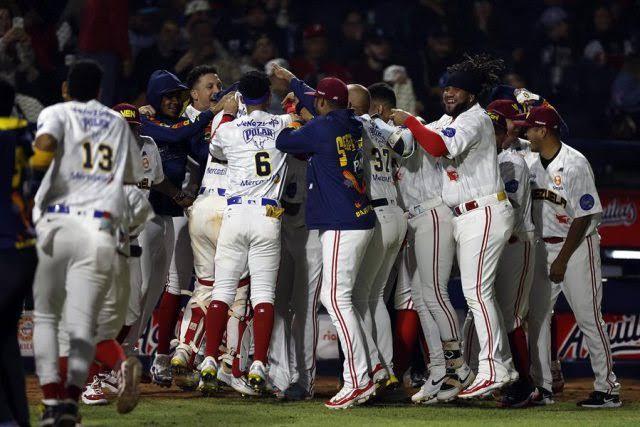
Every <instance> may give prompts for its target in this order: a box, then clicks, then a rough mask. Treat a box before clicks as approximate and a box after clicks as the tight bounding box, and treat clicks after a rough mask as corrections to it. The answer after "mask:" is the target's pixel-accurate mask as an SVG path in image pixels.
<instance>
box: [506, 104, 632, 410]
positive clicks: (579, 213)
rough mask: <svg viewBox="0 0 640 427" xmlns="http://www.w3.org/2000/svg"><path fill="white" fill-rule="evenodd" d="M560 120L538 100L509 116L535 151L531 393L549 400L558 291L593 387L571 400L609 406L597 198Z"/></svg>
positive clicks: (613, 404) (612, 390)
mask: <svg viewBox="0 0 640 427" xmlns="http://www.w3.org/2000/svg"><path fill="white" fill-rule="evenodd" d="M561 122H562V120H561V118H560V115H559V114H558V112H557V111H556V110H555V109H553V108H551V107H544V106H543V107H534V108H532V109H531V110H530V111H529V113H528V114H527V115H526V117H523V118H522V119H521V120H519V121H516V122H514V124H515V125H516V126H520V127H524V128H526V129H527V131H526V136H527V139H528V140H529V141H530V142H531V151H532V152H534V153H538V155H539V156H538V160H537V161H535V162H534V163H533V164H532V165H531V167H530V177H531V187H532V197H533V208H532V212H533V222H534V224H535V225H536V236H537V237H539V238H540V239H541V240H540V243H539V244H538V247H537V248H536V249H537V253H536V258H538V257H539V258H538V259H539V262H538V263H537V265H536V275H535V280H536V284H535V286H534V288H535V290H536V292H535V293H532V298H534V299H535V301H536V304H534V305H532V307H531V310H530V313H529V336H530V345H531V360H532V377H533V380H534V382H535V385H536V386H538V396H536V397H534V400H541V401H542V403H551V402H552V400H551V398H552V395H551V392H550V391H549V390H551V386H552V377H551V368H550V364H551V356H550V353H549V351H550V348H551V346H550V333H551V331H550V317H551V309H552V307H553V305H554V303H555V300H556V298H557V297H558V294H559V293H560V291H562V292H563V293H564V295H565V297H566V299H567V301H568V302H569V305H570V306H571V308H572V310H573V313H574V315H575V317H576V322H577V324H578V327H579V328H580V330H581V331H582V333H583V334H584V336H585V339H586V342H587V347H588V348H589V357H590V359H591V367H592V369H593V371H594V373H595V377H596V378H595V382H594V390H595V391H594V392H593V393H591V395H590V396H589V398H588V399H585V400H583V401H580V402H579V403H578V406H581V407H584V408H617V407H619V406H621V405H622V402H621V401H620V396H619V393H620V384H619V383H618V382H617V379H616V375H615V374H614V373H613V362H612V359H611V346H610V343H609V337H608V335H607V331H606V329H605V327H604V321H603V320H602V312H601V306H600V304H601V301H602V272H601V266H600V237H599V235H598V232H597V227H598V225H599V223H600V219H601V216H602V205H601V204H600V199H599V198H598V192H597V191H596V186H595V182H594V178H593V171H592V170H591V166H590V165H589V162H588V161H587V159H586V158H585V157H584V156H583V155H582V154H581V153H580V152H578V151H577V150H575V149H573V148H571V147H569V146H568V145H566V144H564V143H563V142H562V141H560V136H559V129H560V125H561ZM543 261H546V266H545V265H544V263H543ZM539 267H540V270H539V269H538V268H539ZM545 267H546V268H545ZM545 273H546V274H545ZM534 306H535V308H534Z"/></svg>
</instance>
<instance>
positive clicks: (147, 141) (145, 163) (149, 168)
mask: <svg viewBox="0 0 640 427" xmlns="http://www.w3.org/2000/svg"><path fill="white" fill-rule="evenodd" d="M139 138H140V139H139V140H138V146H140V142H142V147H141V148H140V156H141V157H142V170H143V171H144V178H142V181H140V182H139V183H138V187H139V188H141V189H142V190H143V191H144V193H145V195H146V196H147V197H149V192H150V191H151V186H152V185H155V184H159V183H161V182H162V181H164V172H163V170H162V159H161V158H160V152H159V151H158V146H157V145H156V142H155V141H154V140H153V138H150V137H148V136H143V135H140V137H139Z"/></svg>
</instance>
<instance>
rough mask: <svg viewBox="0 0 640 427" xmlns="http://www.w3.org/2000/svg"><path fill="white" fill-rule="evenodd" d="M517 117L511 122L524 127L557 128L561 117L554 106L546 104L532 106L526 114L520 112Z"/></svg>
mask: <svg viewBox="0 0 640 427" xmlns="http://www.w3.org/2000/svg"><path fill="white" fill-rule="evenodd" d="M517 118H518V120H514V122H513V124H514V125H516V126H519V127H525V128H535V127H546V128H549V129H556V130H557V129H559V128H560V124H561V123H562V118H560V114H558V112H557V111H556V110H555V108H552V107H549V106H546V105H545V106H541V107H533V108H532V109H531V110H529V112H528V113H527V114H520V115H518V117H517Z"/></svg>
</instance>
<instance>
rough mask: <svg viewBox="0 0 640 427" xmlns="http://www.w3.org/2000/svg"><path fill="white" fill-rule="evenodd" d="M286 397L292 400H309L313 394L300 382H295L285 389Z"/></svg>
mask: <svg viewBox="0 0 640 427" xmlns="http://www.w3.org/2000/svg"><path fill="white" fill-rule="evenodd" d="M284 395H285V398H286V399H287V400H291V401H299V400H309V399H312V398H313V396H312V395H311V394H310V393H309V392H308V391H307V390H306V389H305V388H304V387H302V386H301V385H300V384H298V383H294V384H291V385H290V386H289V388H288V389H286V390H285V391H284Z"/></svg>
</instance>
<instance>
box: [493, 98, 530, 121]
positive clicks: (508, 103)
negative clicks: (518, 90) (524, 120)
mask: <svg viewBox="0 0 640 427" xmlns="http://www.w3.org/2000/svg"><path fill="white" fill-rule="evenodd" d="M489 110H493V111H496V112H498V113H500V115H502V116H503V117H504V118H505V119H509V120H515V119H516V118H517V116H518V115H519V114H522V113H523V112H524V110H523V109H522V107H520V104H518V103H517V102H516V101H513V100H511V99H496V100H495V101H493V102H492V103H491V104H489V105H487V111H489Z"/></svg>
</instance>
